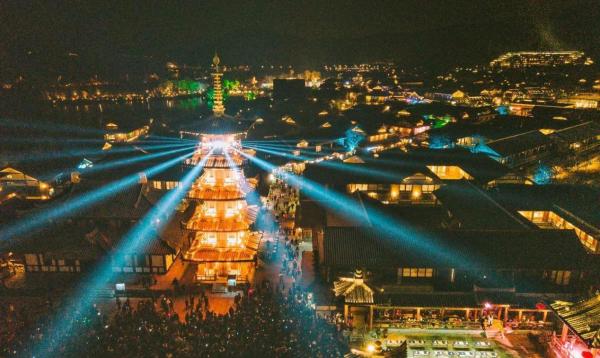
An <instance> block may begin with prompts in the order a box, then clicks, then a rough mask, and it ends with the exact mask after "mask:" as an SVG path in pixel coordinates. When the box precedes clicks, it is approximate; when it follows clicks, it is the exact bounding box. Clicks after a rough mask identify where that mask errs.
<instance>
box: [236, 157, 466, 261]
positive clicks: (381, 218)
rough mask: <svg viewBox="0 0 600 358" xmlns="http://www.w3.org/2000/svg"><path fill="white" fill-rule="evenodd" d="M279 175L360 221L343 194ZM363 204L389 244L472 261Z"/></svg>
mask: <svg viewBox="0 0 600 358" xmlns="http://www.w3.org/2000/svg"><path fill="white" fill-rule="evenodd" d="M238 152H239V153H241V155H243V156H245V157H246V158H248V159H249V160H250V161H252V162H254V163H255V164H257V165H258V166H260V167H261V168H263V169H265V170H268V171H274V170H277V169H278V168H277V167H276V166H274V165H272V164H271V163H269V162H266V161H264V160H262V159H259V158H255V157H252V156H250V155H247V154H246V153H244V152H242V151H238ZM282 177H283V179H284V180H285V181H287V182H288V183H289V184H291V185H292V186H294V187H297V188H299V189H300V190H302V191H303V192H304V193H305V194H306V195H307V196H310V197H312V198H313V199H315V200H317V201H319V202H320V203H321V204H322V205H324V206H327V207H328V208H329V209H332V210H336V211H337V212H339V213H340V214H341V215H343V216H345V217H346V218H347V219H350V220H357V219H358V220H361V219H362V218H364V212H363V209H362V208H361V207H358V206H357V205H356V203H355V202H354V201H353V200H352V199H350V198H349V197H348V196H347V195H345V194H343V193H339V192H336V191H334V190H332V189H329V188H326V187H324V186H322V185H320V184H318V183H316V182H313V181H311V180H308V179H306V178H301V177H299V176H297V175H294V174H292V173H289V172H286V173H283V175H282ZM364 205H365V209H367V211H369V213H370V215H369V219H371V224H372V227H373V229H375V230H377V231H378V232H379V233H381V234H382V235H383V236H384V237H387V238H389V239H390V242H391V243H392V244H393V243H394V242H393V241H395V240H402V241H403V242H405V243H407V244H409V245H410V246H411V247H412V248H415V249H417V250H418V251H419V252H420V253H422V254H423V255H433V256H436V257H437V258H438V259H440V260H443V261H444V262H452V263H458V262H462V263H464V262H468V263H473V260H472V259H470V258H469V257H467V256H465V255H463V254H461V253H458V252H452V251H451V249H450V248H449V247H447V245H444V244H443V243H442V242H440V240H436V239H435V238H434V237H431V236H430V235H428V234H426V233H424V232H420V231H417V230H415V229H413V228H411V227H410V225H408V223H405V222H399V220H398V219H397V218H394V217H391V216H389V215H388V214H386V213H384V212H382V211H381V210H379V209H377V208H375V207H373V206H371V205H368V204H366V203H364ZM342 208H343V209H342Z"/></svg>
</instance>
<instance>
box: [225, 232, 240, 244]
mask: <svg viewBox="0 0 600 358" xmlns="http://www.w3.org/2000/svg"><path fill="white" fill-rule="evenodd" d="M240 242H241V241H240V239H238V238H237V235H236V234H235V233H229V234H227V246H237V245H239V244H240Z"/></svg>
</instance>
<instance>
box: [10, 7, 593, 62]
mask: <svg viewBox="0 0 600 358" xmlns="http://www.w3.org/2000/svg"><path fill="white" fill-rule="evenodd" d="M599 24H600V1H549V0H544V1H487V0H474V1H451V0H444V1H442V0H439V1H437V0H420V1H400V0H396V1H366V0H365V1H338V0H321V1H223V0H221V1H185V2H183V1H182V2H176V1H160V2H159V1H157V2H154V1H145V0H144V1H132V2H129V1H119V0H118V1H50V0H49V1H27V0H15V1H7V0H5V1H2V2H1V3H0V31H1V32H0V36H1V41H0V61H2V62H0V64H1V65H3V66H5V67H13V66H19V65H20V64H22V63H24V62H27V58H23V56H24V54H25V53H27V51H30V50H32V51H33V52H34V54H33V55H28V56H30V57H35V56H36V54H37V55H38V56H40V57H43V59H38V60H37V61H38V62H39V61H41V62H42V63H43V64H44V65H53V66H55V65H57V64H60V61H61V60H60V58H61V56H64V54H65V53H66V52H69V51H72V52H76V53H78V54H80V55H81V58H82V60H85V61H86V63H88V62H89V63H90V65H92V66H96V65H97V66H100V67H101V66H117V65H118V64H122V63H124V62H127V61H128V60H129V61H134V62H135V61H157V62H161V61H164V60H167V59H172V60H175V61H180V62H187V63H200V64H207V63H208V62H209V60H210V57H211V53H212V52H213V51H214V50H215V49H216V50H218V51H219V52H220V53H222V57H223V61H224V62H225V63H229V64H238V63H250V64H258V63H266V64H268V63H276V64H277V63H283V64H286V63H292V64H296V65H306V66H308V65H317V64H321V63H324V62H359V61H376V60H384V59H391V60H395V61H398V62H400V63H406V64H408V65H414V64H423V65H425V66H432V67H440V66H443V65H445V64H447V65H454V64H461V63H478V62H481V61H486V62H487V61H488V60H489V59H490V58H491V57H492V56H495V55H497V54H498V53H500V52H502V51H506V50H524V49H584V50H587V51H588V52H592V55H595V53H594V52H595V51H596V52H597V51H598V48H600V46H599V45H600V26H599ZM150 56H151V57H150ZM141 59H143V60H141Z"/></svg>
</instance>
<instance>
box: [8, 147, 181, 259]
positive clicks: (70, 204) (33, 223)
mask: <svg viewBox="0 0 600 358" xmlns="http://www.w3.org/2000/svg"><path fill="white" fill-rule="evenodd" d="M192 154H193V153H187V154H184V155H182V156H179V157H177V158H174V159H171V160H168V161H166V162H164V163H161V164H159V165H156V166H154V167H151V168H149V169H147V170H146V171H144V173H145V175H146V176H147V177H148V178H150V177H153V176H154V175H156V174H158V173H160V172H163V171H165V170H167V169H168V168H170V167H172V166H174V165H176V164H179V163H181V162H182V161H183V160H184V159H186V158H188V157H190V156H192ZM139 180H140V176H139V175H138V174H134V175H129V176H127V177H125V178H122V179H119V180H116V181H113V182H110V183H108V184H106V185H103V186H102V187H100V188H97V189H94V190H91V191H89V192H86V193H83V194H81V195H78V196H76V197H74V198H71V199H69V200H67V201H66V202H63V203H60V204H58V205H56V204H54V205H50V206H48V207H45V208H43V209H40V210H39V211H38V212H34V213H32V214H31V215H29V216H27V217H25V218H23V219H21V220H19V221H17V222H16V223H14V224H12V225H8V226H6V227H4V228H2V231H0V248H2V246H5V245H8V244H9V240H11V239H15V238H19V237H22V236H25V235H26V234H27V233H28V232H32V231H35V230H39V229H40V228H41V227H43V226H44V225H46V224H47V223H48V222H50V221H54V220H58V219H61V218H65V217H67V216H69V215H71V214H73V213H75V212H77V211H80V210H83V209H86V208H88V207H90V206H92V205H94V204H95V203H99V202H102V201H104V200H107V199H109V198H111V197H113V196H115V195H117V194H118V193H119V192H121V191H123V190H125V189H127V188H128V187H131V186H133V185H135V184H137V183H138V182H139Z"/></svg>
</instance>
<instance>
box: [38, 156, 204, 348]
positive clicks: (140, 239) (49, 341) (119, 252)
mask: <svg viewBox="0 0 600 358" xmlns="http://www.w3.org/2000/svg"><path fill="white" fill-rule="evenodd" d="M211 154H212V150H211V151H210V152H209V153H208V155H206V156H205V157H204V158H203V159H202V160H201V161H200V162H199V163H198V164H197V165H196V166H195V167H194V168H193V169H192V170H191V171H190V172H189V173H187V174H186V175H185V176H184V177H183V178H182V181H181V183H180V185H178V186H177V187H176V188H175V189H172V190H171V191H169V192H168V193H167V194H165V195H164V196H163V197H162V198H161V199H160V200H159V201H158V202H157V203H156V204H155V205H154V206H153V207H152V209H151V210H150V211H149V212H148V213H147V214H146V215H145V216H144V217H143V218H142V219H141V220H140V221H139V222H138V223H136V224H135V226H134V227H133V228H131V230H129V232H128V233H127V234H125V236H124V237H123V238H122V239H121V240H120V242H119V244H118V246H117V247H116V248H115V250H114V252H115V254H113V255H111V257H107V258H106V259H105V260H103V261H102V262H101V263H100V264H99V265H97V266H96V268H95V269H94V271H93V272H92V273H91V275H89V277H90V279H89V280H86V281H85V282H83V283H82V284H80V285H79V287H78V289H77V290H76V291H75V294H74V295H72V296H71V297H70V301H69V302H68V304H67V305H66V307H65V308H64V310H63V311H62V312H59V314H57V315H56V317H55V318H54V319H55V321H58V322H57V326H55V327H54V328H55V329H54V331H53V332H52V333H51V334H50V336H48V337H45V338H44V340H43V341H42V342H40V343H39V344H38V345H37V346H36V347H34V352H35V353H36V354H35V355H34V356H40V357H42V356H45V355H49V356H52V354H53V353H55V351H54V350H55V349H56V348H57V347H58V346H60V345H61V344H62V343H63V342H64V340H65V339H66V338H67V336H68V335H71V334H72V333H73V332H72V329H73V326H74V322H73V319H76V318H78V316H79V315H80V314H81V312H83V311H85V310H86V309H87V308H89V307H90V306H91V305H92V303H93V300H94V299H95V298H96V295H95V294H94V292H95V290H97V289H98V288H101V287H103V286H104V285H105V284H106V283H108V282H110V281H111V280H112V279H113V278H114V277H115V273H114V272H113V270H112V268H113V266H118V267H120V266H123V265H124V263H125V258H124V256H125V255H127V254H131V253H136V252H138V251H139V250H140V249H143V248H145V247H146V246H147V245H148V244H150V241H151V240H152V239H153V238H155V237H156V236H157V235H158V233H160V232H161V230H162V229H163V228H164V226H165V225H166V223H168V221H169V219H170V217H171V215H172V214H173V212H174V211H175V209H176V207H177V205H178V204H179V203H180V202H181V200H182V199H183V198H184V197H185V195H186V194H187V193H188V191H189V189H190V187H191V186H192V184H193V183H194V180H195V179H196V178H197V177H198V175H199V174H200V172H201V171H202V169H203V168H204V165H205V164H206V161H207V159H208V158H209V157H210V155H211ZM78 307H79V308H80V309H77V308H78ZM65 317H71V319H65Z"/></svg>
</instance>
